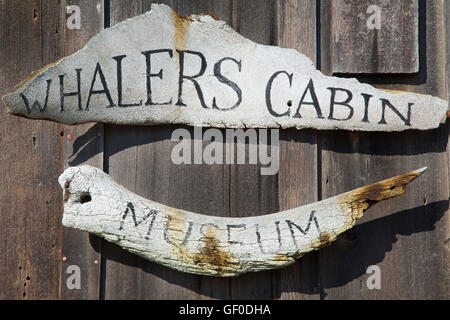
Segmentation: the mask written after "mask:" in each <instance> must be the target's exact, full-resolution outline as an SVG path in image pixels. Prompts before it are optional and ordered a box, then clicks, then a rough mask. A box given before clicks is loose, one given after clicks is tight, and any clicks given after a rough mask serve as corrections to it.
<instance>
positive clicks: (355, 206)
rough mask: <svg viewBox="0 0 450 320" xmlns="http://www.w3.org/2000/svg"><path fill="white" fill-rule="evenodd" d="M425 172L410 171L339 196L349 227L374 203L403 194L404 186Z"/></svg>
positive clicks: (420, 170)
mask: <svg viewBox="0 0 450 320" xmlns="http://www.w3.org/2000/svg"><path fill="white" fill-rule="evenodd" d="M425 170H426V168H422V169H419V170H415V171H411V172H408V173H406V174H403V175H400V176H396V177H393V178H390V179H386V180H383V181H380V182H377V183H374V184H371V185H368V186H364V187H362V188H358V189H355V190H353V191H350V192H348V193H344V194H343V195H341V196H340V201H341V205H342V206H343V207H344V209H347V210H348V211H349V213H348V220H349V221H350V222H351V223H352V224H351V225H353V224H354V222H355V221H356V220H357V219H358V218H360V217H361V216H362V215H363V213H364V211H365V210H366V209H368V208H369V207H371V206H372V205H374V204H375V203H377V202H379V201H382V200H386V199H390V198H393V197H396V196H399V195H401V194H403V193H405V191H406V189H405V187H406V185H407V184H408V183H410V182H411V181H412V180H414V179H415V178H417V177H419V176H420V175H421V174H422V173H423V172H424V171H425Z"/></svg>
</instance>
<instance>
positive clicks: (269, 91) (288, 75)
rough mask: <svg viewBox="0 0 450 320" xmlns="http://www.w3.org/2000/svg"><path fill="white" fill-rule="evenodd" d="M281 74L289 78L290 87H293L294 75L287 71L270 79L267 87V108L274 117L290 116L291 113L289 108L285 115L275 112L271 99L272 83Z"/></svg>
mask: <svg viewBox="0 0 450 320" xmlns="http://www.w3.org/2000/svg"><path fill="white" fill-rule="evenodd" d="M280 74H285V75H286V76H287V77H288V79H289V86H290V87H292V76H293V73H287V72H286V71H277V72H275V73H274V74H273V75H272V76H271V77H270V79H269V81H268V82H267V85H266V106H267V110H269V113H270V114H271V115H272V116H274V117H283V116H289V115H290V112H291V110H290V108H289V107H288V110H287V111H286V112H284V113H277V112H275V111H274V110H273V106H272V99H271V91H272V83H273V81H274V80H275V78H276V77H278V76H279V75H280Z"/></svg>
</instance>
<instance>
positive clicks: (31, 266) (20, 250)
mask: <svg viewBox="0 0 450 320" xmlns="http://www.w3.org/2000/svg"><path fill="white" fill-rule="evenodd" d="M57 8H58V5H57V3H56V1H51V2H50V1H49V2H47V3H45V4H42V3H41V2H40V1H1V2H0V20H1V21H2V23H1V39H2V46H1V48H0V59H1V67H0V68H1V69H0V90H1V92H0V95H4V94H6V93H9V92H11V91H12V90H13V86H14V85H16V84H17V83H19V82H20V81H22V80H23V79H25V78H26V77H28V75H29V74H30V73H31V72H32V71H34V70H37V69H39V68H41V67H43V66H44V65H45V64H46V63H47V62H50V61H52V60H54V59H56V58H57V57H58V56H59V51H60V47H59V35H58V34H56V33H54V31H53V30H55V29H56V27H57V23H58V10H57ZM44 48H45V49H44ZM0 109H1V113H2V117H0V149H1V150H2V152H1V153H0V161H1V162H0V163H1V164H2V165H1V167H0V174H1V177H2V183H1V185H0V224H1V225H2V232H1V233H0V253H1V256H2V259H1V260H2V263H1V264H0V288H1V290H0V298H1V299H57V298H58V297H59V293H58V279H59V261H60V260H59V259H60V250H61V238H60V230H61V227H60V219H61V206H62V199H61V198H60V197H56V198H55V196H54V195H55V194H60V188H59V186H58V183H57V177H58V174H59V172H60V171H61V154H62V146H61V136H60V132H61V126H60V125H59V124H56V123H53V122H47V121H30V120H26V119H23V118H19V117H15V116H12V115H8V114H6V112H5V105H4V104H3V103H1V104H0Z"/></svg>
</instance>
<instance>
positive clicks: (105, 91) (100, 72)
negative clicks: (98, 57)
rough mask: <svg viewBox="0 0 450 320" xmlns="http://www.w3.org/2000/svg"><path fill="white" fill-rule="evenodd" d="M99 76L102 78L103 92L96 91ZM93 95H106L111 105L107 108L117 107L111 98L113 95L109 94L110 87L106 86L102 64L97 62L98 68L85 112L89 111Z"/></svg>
mask: <svg viewBox="0 0 450 320" xmlns="http://www.w3.org/2000/svg"><path fill="white" fill-rule="evenodd" d="M97 74H98V75H99V76H100V81H101V83H102V86H103V89H102V90H94V85H95V81H96V80H97ZM93 94H104V95H106V98H107V99H108V102H109V105H108V106H107V108H110V107H115V106H116V105H115V104H114V102H113V100H112V98H111V93H110V92H109V89H108V85H107V84H106V79H105V75H104V74H103V70H102V67H101V66H100V63H98V62H97V66H96V67H95V71H94V76H93V77H92V82H91V89H90V90H89V96H88V100H87V103H86V108H85V110H89V103H90V101H91V96H92V95H93Z"/></svg>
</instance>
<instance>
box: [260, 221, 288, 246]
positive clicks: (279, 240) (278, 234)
mask: <svg viewBox="0 0 450 320" xmlns="http://www.w3.org/2000/svg"><path fill="white" fill-rule="evenodd" d="M275 228H276V230H277V240H278V249H280V248H281V244H282V242H281V231H280V221H275ZM255 233H256V241H257V242H258V245H259V249H260V250H261V253H270V252H266V251H264V248H263V246H262V241H261V233H260V232H259V224H257V223H256V224H255Z"/></svg>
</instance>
